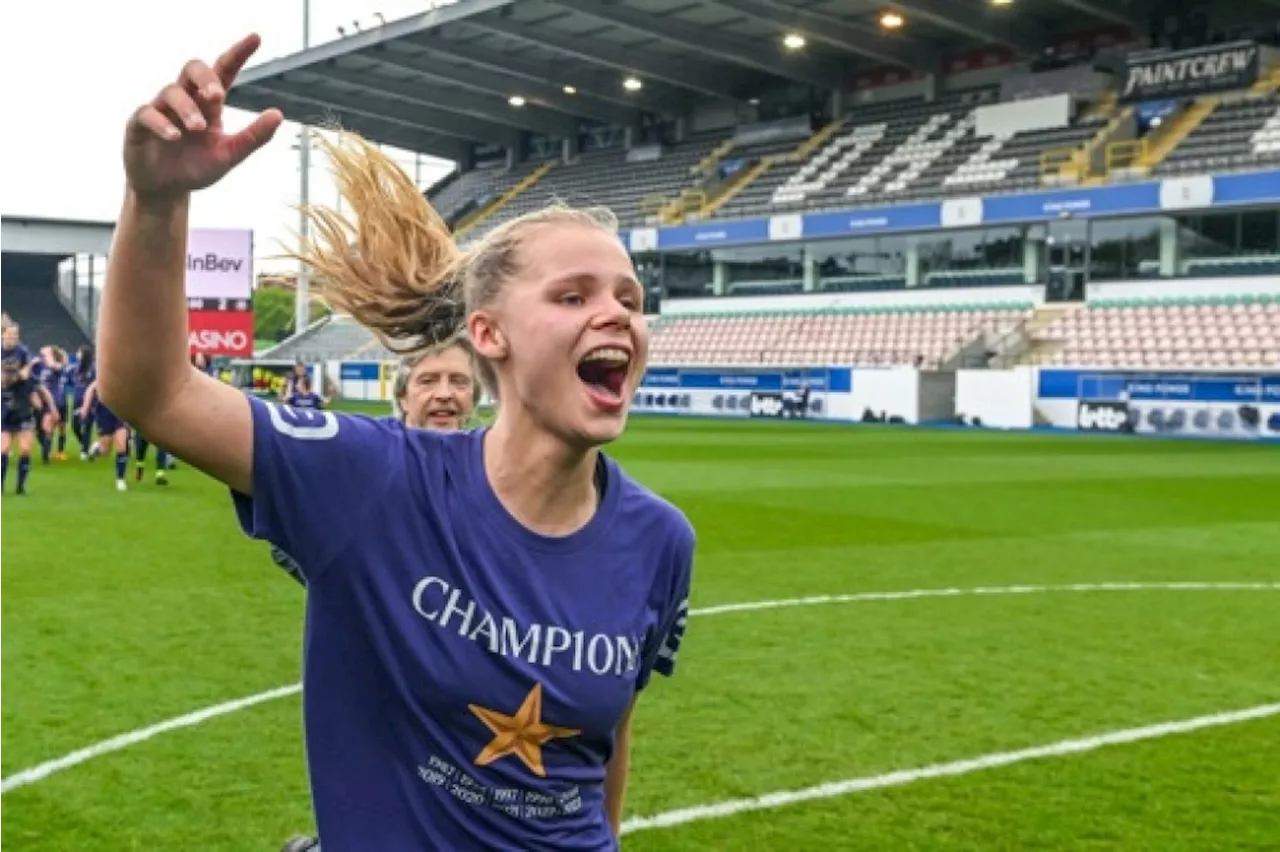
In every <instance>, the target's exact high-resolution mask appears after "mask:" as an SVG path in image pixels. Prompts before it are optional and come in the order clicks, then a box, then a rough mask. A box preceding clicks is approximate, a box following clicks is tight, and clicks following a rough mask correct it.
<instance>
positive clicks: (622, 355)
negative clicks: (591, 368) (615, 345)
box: [582, 347, 631, 364]
mask: <svg viewBox="0 0 1280 852" xmlns="http://www.w3.org/2000/svg"><path fill="white" fill-rule="evenodd" d="M582 360H583V361H584V362H585V361H604V362H606V363H610V364H626V363H629V362H630V361H631V356H630V355H629V354H628V353H627V350H625V349H612V348H608V347H606V348H604V349H596V350H595V351H593V352H588V353H587V355H586V357H585V358H583V359H582Z"/></svg>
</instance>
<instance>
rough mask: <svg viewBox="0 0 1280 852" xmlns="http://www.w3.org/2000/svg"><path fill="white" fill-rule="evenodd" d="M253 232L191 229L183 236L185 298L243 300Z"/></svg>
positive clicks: (249, 274) (247, 290) (248, 283)
mask: <svg viewBox="0 0 1280 852" xmlns="http://www.w3.org/2000/svg"><path fill="white" fill-rule="evenodd" d="M252 290H253V231H241V230H229V229H212V228H195V229H193V230H192V231H191V232H190V233H189V234H188V235H187V298H188V299H247V298H249V294H250V291H252Z"/></svg>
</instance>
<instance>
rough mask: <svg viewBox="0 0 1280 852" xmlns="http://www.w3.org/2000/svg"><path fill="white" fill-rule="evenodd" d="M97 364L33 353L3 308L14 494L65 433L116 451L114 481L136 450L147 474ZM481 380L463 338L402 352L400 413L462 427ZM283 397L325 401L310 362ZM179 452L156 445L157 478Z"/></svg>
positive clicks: (120, 481) (142, 449)
mask: <svg viewBox="0 0 1280 852" xmlns="http://www.w3.org/2000/svg"><path fill="white" fill-rule="evenodd" d="M191 364H192V366H193V367H194V368H196V369H198V370H201V371H202V372H205V373H208V374H209V375H213V374H214V371H213V365H212V362H211V361H210V359H209V358H208V356H206V355H205V354H204V353H203V352H195V353H193V354H192V356H191ZM96 381H97V368H96V364H95V363H94V352H93V347H91V346H81V347H80V348H79V349H78V350H77V351H75V352H73V353H68V352H66V351H65V350H63V349H62V348H61V347H59V346H51V345H47V346H41V347H40V348H39V350H37V351H36V353H35V354H34V355H33V354H32V351H31V349H30V348H29V347H27V346H26V345H25V344H24V343H23V342H22V339H21V329H20V328H19V326H18V325H17V324H16V323H15V322H13V321H12V320H11V319H10V318H9V316H8V315H7V314H6V315H5V316H4V419H3V439H2V440H3V453H2V463H3V482H4V487H5V488H7V487H8V482H9V461H10V454H11V452H12V451H13V449H14V447H13V445H15V444H16V445H17V446H16V449H17V489H16V492H15V493H17V494H26V493H27V481H28V478H29V477H30V475H31V466H32V453H33V451H34V447H35V445H37V444H38V446H39V450H40V461H41V463H43V464H48V463H50V462H52V461H66V460H67V458H68V454H67V453H68V450H67V443H68V439H67V433H68V432H70V433H71V435H72V436H73V437H74V438H75V441H76V447H75V448H73V450H72V452H77V451H78V453H79V456H80V460H81V461H94V460H96V459H99V458H102V457H104V456H107V455H108V454H112V455H114V458H115V482H116V488H117V489H118V490H120V491H125V490H127V489H128V474H129V460H130V456H131V455H132V457H133V460H134V463H135V467H134V479H135V481H138V482H141V481H142V479H143V477H144V476H145V469H146V460H147V454H148V451H149V450H150V449H151V448H152V444H151V442H149V441H148V440H147V439H146V437H144V436H143V435H142V434H140V433H139V432H138V431H137V430H136V429H133V428H132V427H131V426H130V425H129V424H127V423H125V422H124V421H122V420H121V419H120V418H119V417H117V416H116V415H115V413H114V412H113V411H111V409H110V408H108V407H107V406H105V405H103V404H102V401H101V399H99V397H98V393H97V386H96ZM479 398H480V385H479V383H478V382H477V381H476V379H475V376H474V368H473V365H472V355H471V352H470V350H469V349H468V348H467V346H466V343H465V340H453V341H449V342H447V343H445V344H444V345H440V346H436V347H432V348H431V349H430V350H429V351H426V352H423V353H420V354H417V355H415V356H413V357H410V358H406V359H404V360H403V361H402V362H401V364H400V368H399V371H398V372H397V375H396V382H395V387H394V405H395V411H396V415H397V416H398V417H400V418H401V419H403V420H404V421H405V422H406V423H407V424H408V425H410V426H413V427H416V428H420V429H426V428H432V429H459V428H462V427H463V426H464V425H465V424H466V423H467V421H468V419H469V418H470V416H471V413H472V412H473V411H474V410H475V407H476V405H477V403H478V402H479ZM280 400H281V401H282V402H283V403H284V404H286V405H290V406H293V407H294V408H309V409H323V408H325V407H326V406H327V405H328V403H329V400H328V399H326V398H325V397H324V396H322V395H321V394H319V393H317V392H316V391H314V390H313V389H312V386H311V380H310V378H309V377H308V375H307V369H306V367H305V366H303V365H301V364H299V365H297V366H296V367H295V369H294V371H293V372H292V373H291V374H290V375H289V377H288V379H287V380H286V382H285V384H284V386H283V388H282V389H281V391H280ZM174 466H175V462H174V460H173V459H172V458H171V457H170V455H169V454H168V453H167V452H165V450H164V448H162V447H159V446H156V447H155V482H156V484H157V485H167V484H168V471H169V470H171V469H172V468H173V467H174Z"/></svg>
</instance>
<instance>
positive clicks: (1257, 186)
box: [621, 169, 1280, 252]
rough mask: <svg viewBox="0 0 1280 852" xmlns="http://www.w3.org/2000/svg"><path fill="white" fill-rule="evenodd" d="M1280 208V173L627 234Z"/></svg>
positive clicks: (664, 236) (678, 236) (832, 231)
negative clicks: (1268, 206) (1247, 207)
mask: <svg viewBox="0 0 1280 852" xmlns="http://www.w3.org/2000/svg"><path fill="white" fill-rule="evenodd" d="M1277 203H1280V169H1271V170H1264V171H1256V172H1242V173H1235V174H1225V175H1194V176H1188V177H1174V178H1166V179H1164V180H1150V181H1139V182H1134V183H1122V184H1113V185H1108V186H1092V187H1077V188H1071V189H1055V190H1048V191H1039V192H1027V193H1015V194H1010V195H993V196H987V197H971V198H949V199H944V200H940V201H933V202H927V203H916V204H895V205H887V206H880V207H870V208H855V209H850V210H843V211H837V212H834V213H803V214H800V213H797V214H788V215H784V216H774V217H772V218H765V219H730V220H726V221H712V222H704V223H701V224H697V225H678V226H674V227H669V228H637V229H634V230H632V231H628V232H623V234H622V235H621V236H622V239H623V242H624V243H625V244H626V245H627V246H629V247H630V249H631V250H632V251H637V252H639V251H658V252H670V251H686V250H697V249H705V248H715V247H720V246H742V245H754V244H761V243H769V242H775V243H784V242H785V243H793V242H800V241H803V240H812V239H825V238H833V237H861V236H873V235H876V234H886V233H895V232H902V231H929V230H936V229H939V228H979V227H982V226H984V225H1011V224H1029V223H1035V222H1046V221H1052V220H1055V219H1059V218H1062V217H1064V216H1072V217H1080V218H1102V217H1108V216H1137V215H1144V214H1154V213H1161V212H1164V213H1170V212H1175V211H1176V212H1179V213H1194V212H1196V211H1202V210H1216V209H1220V208H1224V207H1238V206H1244V205H1258V204H1277Z"/></svg>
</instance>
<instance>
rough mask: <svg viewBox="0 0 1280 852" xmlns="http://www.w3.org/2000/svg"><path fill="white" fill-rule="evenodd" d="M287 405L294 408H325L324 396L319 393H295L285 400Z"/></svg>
mask: <svg viewBox="0 0 1280 852" xmlns="http://www.w3.org/2000/svg"><path fill="white" fill-rule="evenodd" d="M285 404H286V405H291V406H293V407H294V408H311V409H315V410H319V409H321V408H324V398H323V397H321V396H320V394H318V393H294V394H292V395H290V397H289V398H288V399H287V400H285Z"/></svg>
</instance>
